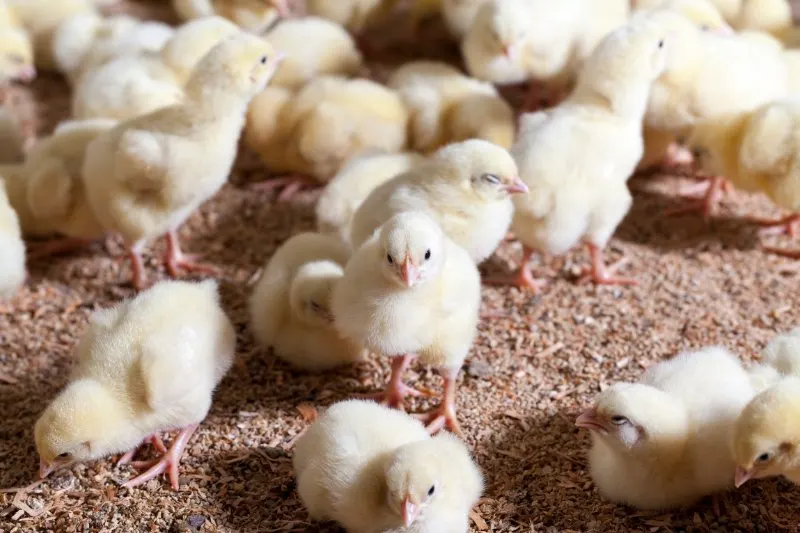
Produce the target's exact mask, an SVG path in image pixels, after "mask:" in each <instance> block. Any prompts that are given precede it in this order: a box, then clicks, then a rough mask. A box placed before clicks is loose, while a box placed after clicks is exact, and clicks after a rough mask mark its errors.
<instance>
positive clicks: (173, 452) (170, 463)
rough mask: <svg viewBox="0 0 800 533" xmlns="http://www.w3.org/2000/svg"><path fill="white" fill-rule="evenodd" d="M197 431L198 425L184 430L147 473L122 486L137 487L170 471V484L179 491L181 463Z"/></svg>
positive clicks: (150, 466)
mask: <svg viewBox="0 0 800 533" xmlns="http://www.w3.org/2000/svg"><path fill="white" fill-rule="evenodd" d="M195 430H197V424H192V425H190V426H187V427H185V428H184V429H182V430H181V432H180V433H179V434H178V436H177V437H176V438H175V441H174V442H173V443H172V446H170V447H169V450H167V451H166V452H165V453H164V454H163V456H162V457H161V459H159V460H158V461H155V462H154V463H153V464H151V465H149V468H148V469H147V471H146V472H143V473H142V474H139V475H138V476H136V477H135V478H133V479H131V480H130V481H128V482H127V483H125V484H124V485H122V486H123V487H125V488H128V489H131V488H133V487H137V486H139V485H142V484H144V483H147V482H148V481H150V480H151V479H153V478H155V477H156V476H158V475H159V474H162V473H164V472H165V471H167V469H169V472H168V475H169V480H170V483H171V484H172V488H173V489H174V490H178V487H179V486H180V484H179V482H178V465H179V464H180V462H181V456H182V455H183V450H184V449H185V448H186V444H187V443H188V442H189V439H190V438H192V434H193V433H194V432H195Z"/></svg>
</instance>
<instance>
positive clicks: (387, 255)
mask: <svg viewBox="0 0 800 533" xmlns="http://www.w3.org/2000/svg"><path fill="white" fill-rule="evenodd" d="M386 260H387V261H389V264H390V265H392V264H394V259H392V255H391V254H386Z"/></svg>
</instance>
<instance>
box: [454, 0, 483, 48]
mask: <svg viewBox="0 0 800 533" xmlns="http://www.w3.org/2000/svg"><path fill="white" fill-rule="evenodd" d="M491 1H492V0H442V18H443V19H444V22H445V25H446V26H447V29H448V30H449V31H450V35H452V36H453V37H455V38H456V39H458V40H461V39H463V38H464V36H465V35H466V34H467V31H469V28H470V26H472V21H474V20H475V16H476V15H477V14H478V10H479V9H480V8H481V6H482V5H483V4H486V3H488V2H491Z"/></svg>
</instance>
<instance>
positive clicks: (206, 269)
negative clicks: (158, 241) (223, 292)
mask: <svg viewBox="0 0 800 533" xmlns="http://www.w3.org/2000/svg"><path fill="white" fill-rule="evenodd" d="M196 261H197V256H194V255H185V254H184V253H183V252H182V251H181V246H180V243H179V242H178V233H177V232H176V231H174V230H172V231H170V232H169V233H167V253H166V254H165V256H164V263H165V264H166V266H167V272H168V273H169V275H170V276H171V277H173V278H177V277H179V276H180V275H181V274H182V271H186V272H198V273H200V274H208V275H210V276H218V275H219V270H218V269H216V268H215V267H213V266H211V265H204V264H202V263H197V262H196Z"/></svg>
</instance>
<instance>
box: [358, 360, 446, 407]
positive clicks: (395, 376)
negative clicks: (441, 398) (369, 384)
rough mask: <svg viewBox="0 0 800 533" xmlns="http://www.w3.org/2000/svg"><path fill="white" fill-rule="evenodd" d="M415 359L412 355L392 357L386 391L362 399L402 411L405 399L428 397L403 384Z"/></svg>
mask: <svg viewBox="0 0 800 533" xmlns="http://www.w3.org/2000/svg"><path fill="white" fill-rule="evenodd" d="M416 358H417V356H416V355H413V354H405V355H398V356H396V357H392V375H391V377H390V378H389V383H387V384H386V389H385V390H384V391H383V392H378V393H375V394H365V395H363V396H362V398H371V399H374V400H379V401H380V402H381V403H382V404H384V405H388V406H389V407H392V408H394V409H400V410H401V411H404V410H405V399H406V398H407V397H409V396H414V397H419V396H430V394H429V393H427V392H424V391H419V390H417V389H414V388H412V387H409V386H408V385H406V384H405V383H404V382H403V374H404V373H405V371H406V370H407V369H408V367H409V366H411V363H413V362H414V360H415V359H416Z"/></svg>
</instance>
